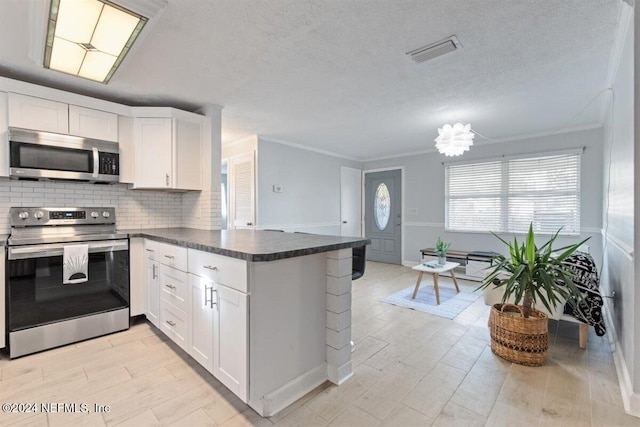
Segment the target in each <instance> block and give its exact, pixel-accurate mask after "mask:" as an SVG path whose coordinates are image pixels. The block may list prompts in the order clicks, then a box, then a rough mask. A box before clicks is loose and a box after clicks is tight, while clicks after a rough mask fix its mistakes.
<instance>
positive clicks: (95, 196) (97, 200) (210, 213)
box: [0, 179, 220, 234]
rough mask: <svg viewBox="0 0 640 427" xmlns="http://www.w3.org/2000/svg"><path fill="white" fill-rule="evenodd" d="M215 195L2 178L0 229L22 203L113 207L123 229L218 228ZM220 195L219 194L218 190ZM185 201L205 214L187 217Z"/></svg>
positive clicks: (4, 228)
mask: <svg viewBox="0 0 640 427" xmlns="http://www.w3.org/2000/svg"><path fill="white" fill-rule="evenodd" d="M215 197H216V192H213V193H212V192H208V193H207V194H202V195H200V193H165V192H159V191H139V190H130V189H129V188H128V185H127V184H113V185H100V184H83V183H74V182H47V181H14V180H8V179H3V180H0V233H5V234H8V233H9V228H10V226H9V208H11V207H19V206H32V207H37V206H42V207H85V206H87V207H92V206H95V207H101V206H105V207H114V208H116V221H117V226H118V228H121V229H124V228H154V227H158V228H165V227H193V228H204V229H207V228H209V229H210V228H219V221H220V220H219V216H220V215H219V213H220V210H219V206H220V205H219V203H218V202H213V200H217V199H215ZM217 197H218V198H219V194H217ZM200 198H202V199H203V200H202V202H203V203H198V200H199V199H200ZM212 198H213V200H212ZM185 199H186V200H185ZM183 203H185V204H186V205H187V207H189V206H193V205H194V204H197V205H203V206H202V207H201V212H202V214H204V215H206V217H205V218H199V220H198V221H194V220H193V218H189V217H185V215H184V213H185V211H189V209H188V208H187V209H185V208H183ZM207 219H209V221H207ZM216 221H217V222H216ZM207 224H211V225H210V226H207ZM216 224H217V227H216Z"/></svg>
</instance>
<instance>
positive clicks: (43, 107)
mask: <svg viewBox="0 0 640 427" xmlns="http://www.w3.org/2000/svg"><path fill="white" fill-rule="evenodd" d="M68 107H69V106H68V105H67V104H63V103H61V102H55V101H49V100H48V99H42V98H35V97H33V96H26V95H18V94H16V93H10V94H9V126H12V127H19V128H25V129H34V130H42V131H45V132H57V133H69V111H68Z"/></svg>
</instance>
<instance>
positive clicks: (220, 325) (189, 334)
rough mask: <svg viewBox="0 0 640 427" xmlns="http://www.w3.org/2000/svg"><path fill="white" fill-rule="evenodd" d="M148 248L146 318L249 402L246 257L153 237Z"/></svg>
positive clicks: (147, 241)
mask: <svg viewBox="0 0 640 427" xmlns="http://www.w3.org/2000/svg"><path fill="white" fill-rule="evenodd" d="M145 250H146V255H147V256H146V263H147V267H146V273H147V280H146V283H147V304H146V310H145V313H146V315H147V319H148V320H149V321H150V322H151V323H153V324H154V325H155V326H157V327H158V328H159V329H160V330H161V331H162V332H164V333H165V334H166V335H167V336H168V337H169V338H171V340H173V341H174V342H175V343H176V344H178V345H179V346H180V347H181V348H183V349H184V350H185V351H186V352H187V353H189V355H190V356H191V357H193V358H194V359H195V360H196V361H197V362H198V363H200V364H201V365H202V366H203V367H204V368H205V369H207V370H208V371H209V372H211V373H212V374H213V375H214V376H215V377H216V378H217V379H218V380H219V381H220V382H221V383H222V384H224V385H225V386H226V387H227V388H229V390H231V391H232V392H233V393H234V394H236V395H237V396H238V397H239V398H240V399H242V400H243V401H244V402H247V401H248V398H249V396H248V390H249V388H248V386H249V356H248V354H249V353H248V351H249V345H248V338H249V329H248V328H249V295H248V294H247V293H246V292H242V291H239V290H238V289H240V290H246V289H248V283H247V263H246V261H243V260H239V259H236V258H229V257H225V256H221V255H215V254H211V253H208V252H203V251H198V250H193V249H189V250H188V251H187V249H186V248H182V247H178V246H174V245H168V244H166V243H159V242H155V241H152V240H149V239H145ZM187 261H188V262H187ZM187 265H188V269H187V268H186V266H187ZM183 268H184V269H187V272H185V271H183V270H182V269H183ZM194 273H195V274H194ZM232 287H233V288H235V289H232Z"/></svg>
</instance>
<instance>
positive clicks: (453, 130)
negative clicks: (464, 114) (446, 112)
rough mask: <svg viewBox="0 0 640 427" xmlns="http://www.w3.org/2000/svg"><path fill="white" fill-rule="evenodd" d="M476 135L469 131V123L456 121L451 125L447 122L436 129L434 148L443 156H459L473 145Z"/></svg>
mask: <svg viewBox="0 0 640 427" xmlns="http://www.w3.org/2000/svg"><path fill="white" fill-rule="evenodd" d="M475 136H476V135H475V134H474V133H473V132H471V125H470V124H466V125H465V124H462V123H456V124H454V125H453V126H451V125H449V124H447V125H444V126H442V128H440V129H438V137H437V138H436V139H435V141H436V148H437V149H438V151H439V152H440V153H442V154H444V155H445V156H448V157H453V156H460V155H462V154H463V153H464V152H465V151H469V147H471V146H472V145H473V138H474V137H475Z"/></svg>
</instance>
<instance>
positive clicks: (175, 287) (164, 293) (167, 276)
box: [160, 264, 188, 311]
mask: <svg viewBox="0 0 640 427" xmlns="http://www.w3.org/2000/svg"><path fill="white" fill-rule="evenodd" d="M187 294H188V290H187V273H185V272H184V271H180V270H178V269H176V268H172V267H169V266H167V265H164V264H161V265H160V299H163V300H166V301H167V302H169V303H171V304H173V305H174V306H176V307H177V308H179V309H180V310H183V311H186V310H187Z"/></svg>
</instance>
